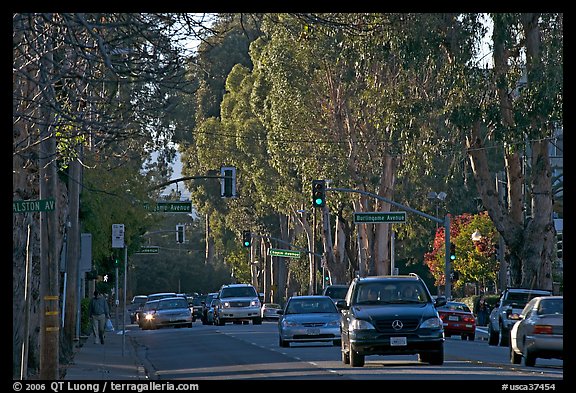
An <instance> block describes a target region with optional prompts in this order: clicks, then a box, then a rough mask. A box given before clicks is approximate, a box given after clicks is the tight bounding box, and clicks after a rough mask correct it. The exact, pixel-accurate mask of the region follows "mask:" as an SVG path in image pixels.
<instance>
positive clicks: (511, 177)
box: [445, 13, 563, 289]
mask: <svg viewBox="0 0 576 393" xmlns="http://www.w3.org/2000/svg"><path fill="white" fill-rule="evenodd" d="M490 18H491V20H492V23H493V32H492V37H491V38H492V46H491V49H492V57H493V62H494V66H493V68H492V69H490V70H488V69H485V70H483V71H481V72H479V69H478V68H479V67H477V65H476V64H474V63H473V60H474V56H473V55H474V47H473V46H471V44H472V42H471V41H469V40H468V39H467V38H466V37H469V36H470V34H469V33H468V32H467V31H466V29H465V27H466V26H469V25H470V21H471V20H472V21H473V20H474V19H477V16H476V15H473V16H464V17H462V16H460V17H457V16H451V17H450V18H447V19H446V20H447V23H446V29H447V31H449V32H450V34H449V35H447V45H446V46H445V49H446V53H447V59H448V62H447V66H448V68H449V69H450V72H451V74H452V75H453V76H454V77H455V80H454V81H455V83H454V84H453V87H454V88H453V92H454V94H452V95H451V100H450V101H449V102H448V103H447V108H448V109H449V110H448V114H449V117H448V121H449V124H450V126H451V127H453V128H454V129H455V130H457V132H458V133H459V135H460V136H461V137H462V138H465V146H466V148H467V153H468V155H469V158H470V163H471V167H472V171H473V175H474V177H475V180H476V184H477V186H478V191H479V194H480V195H481V198H482V203H483V204H484V206H485V207H486V209H487V211H488V213H489V215H490V217H491V219H492V221H493V222H494V225H495V227H496V229H497V230H498V232H499V233H500V234H501V235H502V237H503V238H504V240H505V243H506V246H507V252H508V258H509V262H510V278H511V282H510V284H511V285H512V286H522V287H538V288H543V289H552V263H553V260H554V258H553V256H552V255H553V253H554V244H555V239H556V237H555V230H554V225H553V222H552V217H553V215H552V211H553V209H552V204H553V199H552V174H551V165H550V157H549V149H550V143H551V142H552V141H555V140H556V138H557V133H558V132H559V130H561V128H562V117H563V113H562V96H563V84H562V81H563V72H562V69H563V62H562V50H563V44H562V37H563V16H562V14H538V13H526V14H493V15H491V16H490ZM472 23H474V22H472ZM496 145H498V146H501V149H500V150H499V152H500V154H501V157H502V159H503V161H504V167H503V168H501V169H500V170H503V171H504V172H505V178H506V180H505V181H506V193H507V195H506V198H504V199H502V198H500V197H499V195H498V192H497V190H496V182H495V176H494V173H493V172H491V168H490V165H489V158H488V154H487V150H488V149H491V148H493V147H494V146H496Z"/></svg>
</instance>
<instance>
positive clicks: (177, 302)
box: [158, 299, 188, 310]
mask: <svg viewBox="0 0 576 393" xmlns="http://www.w3.org/2000/svg"><path fill="white" fill-rule="evenodd" d="M174 308H188V302H187V301H186V299H170V300H162V301H160V302H158V310H170V309H174Z"/></svg>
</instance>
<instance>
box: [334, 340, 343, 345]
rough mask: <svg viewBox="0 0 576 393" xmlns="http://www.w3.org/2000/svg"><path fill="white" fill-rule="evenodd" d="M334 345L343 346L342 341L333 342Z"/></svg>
mask: <svg viewBox="0 0 576 393" xmlns="http://www.w3.org/2000/svg"><path fill="white" fill-rule="evenodd" d="M332 345H333V346H334V347H339V346H341V345H342V340H334V341H332Z"/></svg>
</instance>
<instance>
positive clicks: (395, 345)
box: [336, 273, 446, 367]
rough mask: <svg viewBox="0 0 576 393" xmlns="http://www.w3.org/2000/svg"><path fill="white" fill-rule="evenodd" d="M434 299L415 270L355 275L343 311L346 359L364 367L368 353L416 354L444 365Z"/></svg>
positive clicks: (437, 300) (441, 332)
mask: <svg viewBox="0 0 576 393" xmlns="http://www.w3.org/2000/svg"><path fill="white" fill-rule="evenodd" d="M444 304H446V298H445V297H444V296H439V297H437V298H435V299H433V298H432V296H431V295H430V292H429V291H428V288H427V286H426V284H425V283H424V281H422V279H421V278H420V277H419V276H418V275H416V274H414V273H410V274H409V275H401V276H371V277H356V278H355V279H354V280H352V283H351V284H350V290H349V291H348V293H347V294H346V299H345V300H339V301H338V302H337V303H336V306H337V307H338V308H339V309H340V310H341V323H340V328H341V331H342V334H341V336H342V341H341V342H342V349H341V352H342V362H343V363H344V364H350V365H351V366H352V367H363V366H364V362H365V357H366V356H369V355H415V354H418V360H419V361H420V362H425V363H430V364H433V365H442V364H443V363H444V328H443V324H442V320H441V319H440V317H439V315H438V311H437V310H436V307H440V306H442V305H444Z"/></svg>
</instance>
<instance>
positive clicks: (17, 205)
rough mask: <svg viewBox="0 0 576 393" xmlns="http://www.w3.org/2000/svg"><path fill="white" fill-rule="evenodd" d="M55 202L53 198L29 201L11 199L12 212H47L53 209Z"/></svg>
mask: <svg viewBox="0 0 576 393" xmlns="http://www.w3.org/2000/svg"><path fill="white" fill-rule="evenodd" d="M55 205H56V203H55V202H54V199H53V198H49V199H37V200H29V201H12V212H13V213H29V212H47V211H53V210H54V206H55Z"/></svg>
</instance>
